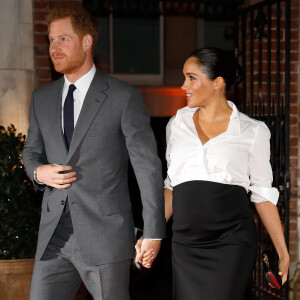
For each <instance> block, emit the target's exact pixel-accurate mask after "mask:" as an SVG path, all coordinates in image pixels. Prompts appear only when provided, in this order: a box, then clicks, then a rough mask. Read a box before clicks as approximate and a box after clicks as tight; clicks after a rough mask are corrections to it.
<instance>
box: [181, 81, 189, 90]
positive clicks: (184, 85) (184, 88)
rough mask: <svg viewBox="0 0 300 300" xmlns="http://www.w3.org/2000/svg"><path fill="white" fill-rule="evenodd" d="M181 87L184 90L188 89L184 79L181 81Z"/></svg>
mask: <svg viewBox="0 0 300 300" xmlns="http://www.w3.org/2000/svg"><path fill="white" fill-rule="evenodd" d="M181 89H182V90H184V91H185V90H187V89H188V86H187V84H186V81H184V82H183V84H182V86H181Z"/></svg>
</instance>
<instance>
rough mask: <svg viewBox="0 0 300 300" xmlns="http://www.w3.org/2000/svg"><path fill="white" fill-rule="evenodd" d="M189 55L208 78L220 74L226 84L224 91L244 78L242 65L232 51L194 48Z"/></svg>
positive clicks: (213, 77) (214, 77) (211, 78)
mask: <svg viewBox="0 0 300 300" xmlns="http://www.w3.org/2000/svg"><path fill="white" fill-rule="evenodd" d="M190 57H194V58H195V59H196V60H197V62H198V64H199V66H200V68H201V70H202V71H203V72H204V73H205V74H206V75H207V77H208V78H209V79H210V80H214V79H216V78H217V77H219V76H221V77H223V78H224V81H225V84H226V91H228V90H229V89H230V88H231V86H232V85H233V84H235V83H240V82H241V81H242V80H243V79H244V72H243V69H242V67H241V66H240V65H239V64H238V62H237V60H236V58H235V57H234V54H233V53H232V52H229V51H226V50H223V49H219V48H213V47H206V48H201V49H197V50H195V51H194V52H193V53H192V54H190V56H189V57H188V58H190Z"/></svg>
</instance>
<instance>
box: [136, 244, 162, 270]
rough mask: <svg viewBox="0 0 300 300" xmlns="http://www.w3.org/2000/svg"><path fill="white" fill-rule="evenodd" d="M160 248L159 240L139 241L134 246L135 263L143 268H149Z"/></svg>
mask: <svg viewBox="0 0 300 300" xmlns="http://www.w3.org/2000/svg"><path fill="white" fill-rule="evenodd" d="M160 246H161V240H150V239H143V240H142V239H140V240H138V241H137V243H136V245H135V249H136V257H135V261H136V262H141V264H142V266H143V267H145V268H151V267H152V264H153V262H154V260H155V258H156V256H157V254H158V251H159V249H160Z"/></svg>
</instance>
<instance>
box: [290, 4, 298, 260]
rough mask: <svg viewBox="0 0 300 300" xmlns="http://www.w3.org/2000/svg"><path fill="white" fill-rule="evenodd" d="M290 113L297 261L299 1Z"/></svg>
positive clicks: (293, 16)
mask: <svg viewBox="0 0 300 300" xmlns="http://www.w3.org/2000/svg"><path fill="white" fill-rule="evenodd" d="M290 53H291V73H290V76H291V80H290V82H291V85H290V87H291V98H290V99H291V107H290V109H291V113H290V175H291V201H290V254H291V261H292V262H295V261H297V251H298V244H299V237H298V235H297V210H298V184H297V182H298V172H299V171H298V152H299V149H298V144H299V129H298V128H299V111H298V110H299V78H298V76H299V75H298V66H299V1H298V0H292V1H291V52H290Z"/></svg>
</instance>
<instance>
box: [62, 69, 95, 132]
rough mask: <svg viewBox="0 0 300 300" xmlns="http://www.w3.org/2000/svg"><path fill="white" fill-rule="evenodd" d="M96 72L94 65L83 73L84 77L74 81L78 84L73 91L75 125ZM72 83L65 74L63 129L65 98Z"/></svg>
mask: <svg viewBox="0 0 300 300" xmlns="http://www.w3.org/2000/svg"><path fill="white" fill-rule="evenodd" d="M95 73H96V67H95V65H93V67H92V68H91V70H90V71H89V72H87V73H86V74H85V75H83V76H82V77H80V78H79V79H78V80H77V81H76V82H74V85H75V86H76V90H75V91H74V93H73V97H74V127H75V125H76V123H77V120H78V117H79V114H80V111H81V108H82V105H83V102H84V98H85V96H86V93H87V91H88V89H89V87H90V85H91V83H92V80H93V78H94V76H95ZM70 84H71V82H70V81H69V80H68V79H67V77H66V76H65V83H64V87H63V90H62V114H61V115H62V130H63V131H64V113H63V110H64V104H65V100H66V97H67V94H68V90H69V85H70Z"/></svg>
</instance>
